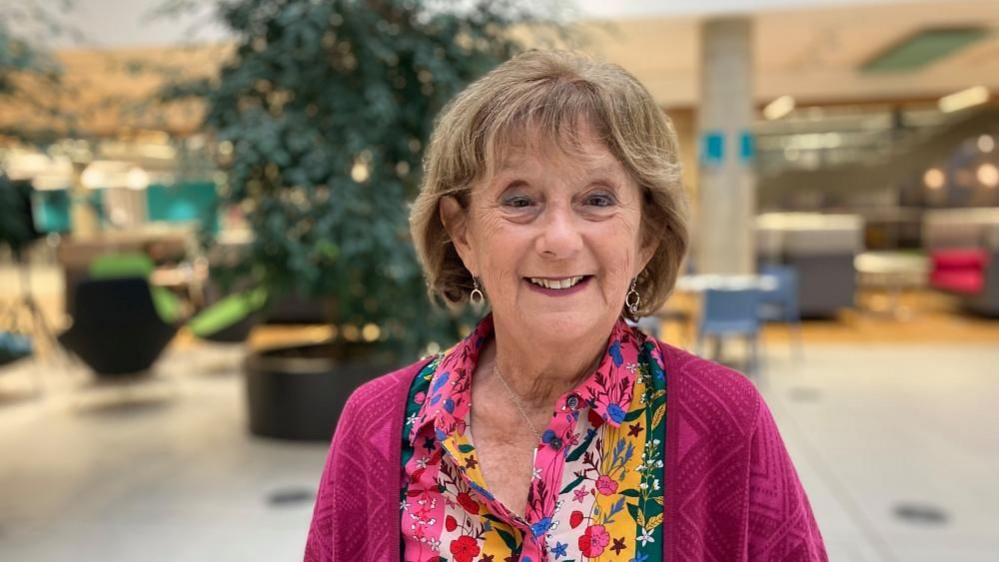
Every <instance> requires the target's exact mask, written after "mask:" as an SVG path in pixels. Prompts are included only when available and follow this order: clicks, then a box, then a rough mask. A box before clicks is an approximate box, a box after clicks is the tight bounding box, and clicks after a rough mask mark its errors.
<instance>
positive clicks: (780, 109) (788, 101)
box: [763, 96, 794, 121]
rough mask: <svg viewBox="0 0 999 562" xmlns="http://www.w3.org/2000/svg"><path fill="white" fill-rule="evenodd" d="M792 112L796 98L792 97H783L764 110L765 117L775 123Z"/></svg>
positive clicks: (769, 104)
mask: <svg viewBox="0 0 999 562" xmlns="http://www.w3.org/2000/svg"><path fill="white" fill-rule="evenodd" d="M792 111H794V98H792V97H791V96H781V97H779V98H777V99H775V100H774V101H772V102H770V103H768V104H767V106H766V107H764V108H763V116H764V117H766V118H767V119H769V120H771V121H773V120H775V119H780V118H781V117H784V116H785V115H787V114H788V113H791V112H792Z"/></svg>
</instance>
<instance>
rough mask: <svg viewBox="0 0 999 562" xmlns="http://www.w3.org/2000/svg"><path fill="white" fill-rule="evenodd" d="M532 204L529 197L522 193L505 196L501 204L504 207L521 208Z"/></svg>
mask: <svg viewBox="0 0 999 562" xmlns="http://www.w3.org/2000/svg"><path fill="white" fill-rule="evenodd" d="M532 204H534V202H533V201H531V199H530V197H525V196H523V195H514V196H511V197H506V198H504V199H503V205H504V206H506V207H512V208H514V209H523V208H526V207H530V206H531V205H532Z"/></svg>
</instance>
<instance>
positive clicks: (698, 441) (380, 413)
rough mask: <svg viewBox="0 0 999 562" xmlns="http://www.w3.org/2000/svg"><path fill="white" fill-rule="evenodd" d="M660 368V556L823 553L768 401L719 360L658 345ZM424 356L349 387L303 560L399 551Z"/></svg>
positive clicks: (815, 556) (803, 556) (681, 561)
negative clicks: (406, 437) (413, 406)
mask: <svg viewBox="0 0 999 562" xmlns="http://www.w3.org/2000/svg"><path fill="white" fill-rule="evenodd" d="M660 346H661V347H662V351H663V357H664V358H665V361H666V365H664V367H665V370H666V389H667V397H666V400H667V406H666V463H665V467H664V470H665V477H664V483H665V502H664V504H665V510H666V512H665V516H664V518H663V525H664V528H663V537H664V556H663V560H664V562H686V561H692V560H718V561H725V562H728V561H750V560H752V561H757V560H786V561H799V560H801V561H804V560H809V561H810V560H821V561H827V560H828V558H827V556H826V552H825V547H824V546H823V543H822V536H821V535H820V533H819V529H818V526H817V525H816V523H815V518H814V517H813V516H812V510H811V507H810V506H809V504H808V498H807V497H806V496H805V491H804V490H803V489H802V487H801V483H800V482H799V481H798V475H797V474H796V473H795V470H794V466H793V465H792V464H791V459H790V457H788V454H787V451H786V450H785V448H784V442H783V441H782V440H781V438H780V434H779V433H778V432H777V426H776V425H775V423H774V420H773V417H772V416H771V415H770V410H769V409H768V408H767V406H766V404H765V403H764V402H763V400H762V398H761V397H760V394H759V392H757V390H756V387H755V386H753V384H752V383H751V382H750V381H749V380H747V379H746V378H745V377H744V376H743V375H741V374H739V373H738V372H736V371H733V370H731V369H729V368H727V367H723V366H721V365H718V364H716V363H712V362H710V361H706V360H704V359H701V358H699V357H695V356H694V355H691V354H689V353H687V352H685V351H682V350H680V349H677V348H675V347H672V346H670V345H668V344H665V343H661V342H660ZM423 364H424V362H423V361H421V362H418V363H414V364H413V365H410V366H408V367H405V368H403V369H400V370H398V371H395V372H393V373H390V374H388V375H385V376H382V377H379V378H377V379H375V380H373V381H371V382H369V383H367V384H365V385H364V386H362V387H361V388H359V389H357V391H355V392H354V394H353V395H352V396H351V397H350V399H349V400H348V402H347V405H346V406H345V407H344V410H343V413H342V415H341V417H340V422H339V423H338V424H337V428H336V433H335V435H334V437H333V443H332V445H331V447H330V453H329V457H328V459H327V461H326V468H325V470H324V471H323V475H322V480H320V482H319V492H318V496H317V499H316V506H315V510H314V512H313V516H312V526H311V528H310V529H309V536H308V540H307V542H306V547H305V560H306V562H331V561H339V562H347V561H355V560H363V561H375V560H378V561H382V560H384V561H390V562H398V561H399V560H400V559H401V556H400V552H399V547H400V536H401V535H400V533H401V531H400V511H399V501H400V498H399V493H400V492H399V490H400V486H401V478H402V473H401V470H402V469H401V464H400V463H401V460H400V455H401V448H400V447H401V443H402V424H403V412H404V408H405V403H406V398H407V393H408V390H409V386H410V383H411V382H412V380H413V377H415V376H416V373H417V372H418V371H419V370H420V368H421V367H422V366H423Z"/></svg>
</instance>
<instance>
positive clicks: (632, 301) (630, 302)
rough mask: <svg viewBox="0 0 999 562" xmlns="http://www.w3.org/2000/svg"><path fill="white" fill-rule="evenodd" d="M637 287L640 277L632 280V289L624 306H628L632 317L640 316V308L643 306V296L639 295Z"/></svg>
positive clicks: (625, 299) (625, 298)
mask: <svg viewBox="0 0 999 562" xmlns="http://www.w3.org/2000/svg"><path fill="white" fill-rule="evenodd" d="M637 285H638V277H635V278H634V279H632V280H631V288H630V289H628V294H627V295H626V296H625V297H624V304H625V305H627V306H628V312H630V313H631V315H632V316H638V307H639V306H640V305H641V304H642V295H640V294H639V293H638V289H637V288H636V287H637Z"/></svg>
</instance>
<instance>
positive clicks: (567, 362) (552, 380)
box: [479, 318, 610, 410]
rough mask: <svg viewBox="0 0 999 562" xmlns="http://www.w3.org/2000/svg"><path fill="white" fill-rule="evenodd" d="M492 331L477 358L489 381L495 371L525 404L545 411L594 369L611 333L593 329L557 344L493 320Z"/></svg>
mask: <svg viewBox="0 0 999 562" xmlns="http://www.w3.org/2000/svg"><path fill="white" fill-rule="evenodd" d="M493 328H494V333H495V337H494V339H493V341H492V342H490V344H489V345H488V346H487V347H486V348H485V349H483V351H482V355H481V356H480V358H479V363H480V365H482V366H483V367H484V369H483V372H484V373H488V375H487V377H489V378H491V377H492V375H493V374H494V372H493V369H494V368H496V369H498V370H499V372H500V374H502V376H503V378H504V379H505V380H506V382H507V384H509V386H510V388H511V390H513V392H515V393H516V394H517V396H518V397H519V398H520V399H521V400H522V402H523V403H524V404H525V405H528V406H530V407H532V408H538V409H547V410H550V409H551V407H552V404H553V403H554V402H555V401H556V400H557V399H558V398H559V397H560V396H562V395H563V394H565V393H566V392H567V391H569V390H570V389H572V388H575V387H576V386H577V385H579V383H581V382H582V381H583V380H584V379H586V377H587V376H589V374H590V373H592V372H593V370H594V369H596V368H597V366H598V365H599V364H600V359H601V358H602V357H603V354H604V351H605V350H606V348H607V339H608V337H609V336H610V330H596V331H595V333H594V334H592V335H589V336H587V337H585V338H582V339H576V340H573V341H572V342H568V343H565V344H561V345H560V344H557V343H544V342H540V341H539V340H538V339H537V338H534V337H532V335H531V334H528V333H525V331H524V330H516V329H512V328H507V327H505V326H504V325H503V324H502V322H500V321H499V320H496V319H495V318H494V325H493ZM603 332H606V333H603ZM497 382H498V381H497Z"/></svg>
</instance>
